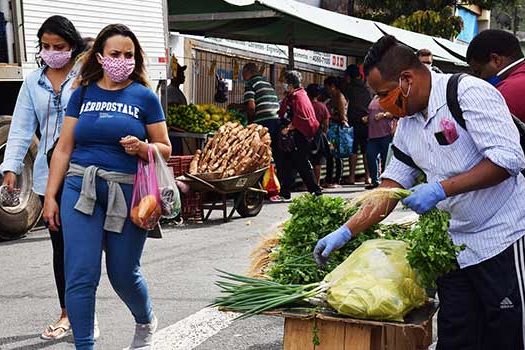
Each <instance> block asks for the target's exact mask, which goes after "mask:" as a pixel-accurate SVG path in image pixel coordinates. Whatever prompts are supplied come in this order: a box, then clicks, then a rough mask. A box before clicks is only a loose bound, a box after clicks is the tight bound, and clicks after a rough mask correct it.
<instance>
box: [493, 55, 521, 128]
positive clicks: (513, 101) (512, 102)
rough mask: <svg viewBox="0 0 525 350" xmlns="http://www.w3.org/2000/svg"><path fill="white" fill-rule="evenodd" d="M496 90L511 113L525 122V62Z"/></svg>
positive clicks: (497, 86)
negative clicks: (524, 95)
mask: <svg viewBox="0 0 525 350" xmlns="http://www.w3.org/2000/svg"><path fill="white" fill-rule="evenodd" d="M496 88H497V89H498V90H499V92H501V94H502V95H503V97H504V98H505V101H506V102H507V106H509V109H510V112H511V113H512V114H514V115H515V116H516V118H518V119H520V120H521V121H522V122H525V98H524V97H523V91H524V90H525V62H522V63H520V64H519V65H518V66H517V67H514V68H513V69H512V70H511V71H510V73H509V75H508V76H507V77H506V78H505V79H503V80H502V81H501V82H500V83H499V84H498V85H496Z"/></svg>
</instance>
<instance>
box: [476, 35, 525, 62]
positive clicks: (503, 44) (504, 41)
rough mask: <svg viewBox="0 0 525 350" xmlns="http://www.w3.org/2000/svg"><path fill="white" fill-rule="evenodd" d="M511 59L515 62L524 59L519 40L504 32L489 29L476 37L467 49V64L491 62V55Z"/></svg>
mask: <svg viewBox="0 0 525 350" xmlns="http://www.w3.org/2000/svg"><path fill="white" fill-rule="evenodd" d="M491 53H495V54H498V55H500V56H505V57H510V58H512V59H514V60H517V59H520V58H522V57H523V52H522V51H521V47H520V42H519V40H518V39H517V38H516V37H515V36H514V35H512V34H511V33H508V32H506V31H504V30H499V29H487V30H484V31H482V32H481V33H479V34H478V35H476V37H474V39H472V41H471V42H470V45H469V46H468V49H467V57H466V58H467V62H471V61H472V60H474V61H476V62H477V63H481V64H484V63H487V62H489V61H490V54H491Z"/></svg>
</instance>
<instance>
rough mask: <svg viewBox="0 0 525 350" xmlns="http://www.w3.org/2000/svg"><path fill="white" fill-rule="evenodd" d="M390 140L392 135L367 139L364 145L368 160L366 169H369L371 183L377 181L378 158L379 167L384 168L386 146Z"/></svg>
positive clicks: (387, 146)
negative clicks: (379, 160)
mask: <svg viewBox="0 0 525 350" xmlns="http://www.w3.org/2000/svg"><path fill="white" fill-rule="evenodd" d="M391 142H392V136H390V135H389V136H384V137H379V138H376V139H369V140H368V142H367V145H366V157H367V161H368V170H369V171H370V177H371V178H372V183H373V184H376V183H378V182H379V171H378V159H377V157H378V156H379V157H380V159H381V169H382V170H383V171H384V170H385V164H386V156H387V154H388V148H389V146H390V143H391Z"/></svg>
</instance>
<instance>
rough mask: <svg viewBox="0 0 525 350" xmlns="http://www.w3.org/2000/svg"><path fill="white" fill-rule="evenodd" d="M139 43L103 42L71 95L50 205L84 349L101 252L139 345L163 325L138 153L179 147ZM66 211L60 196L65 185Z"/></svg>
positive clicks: (108, 37)
mask: <svg viewBox="0 0 525 350" xmlns="http://www.w3.org/2000/svg"><path fill="white" fill-rule="evenodd" d="M144 64H145V62H144V54H143V51H142V49H141V47H140V44H139V42H138V40H137V38H136V37H135V35H134V34H133V32H131V31H130V30H129V29H128V28H127V27H126V26H124V25H121V24H113V25H109V26H107V27H105V28H104V29H103V30H102V31H101V32H100V33H99V35H98V36H97V38H96V40H95V43H94V45H93V48H92V50H91V51H90V52H89V54H88V55H87V56H86V58H85V60H84V65H83V67H82V70H81V72H80V76H81V86H80V87H79V88H78V89H77V90H76V91H75V92H74V93H73V95H72V96H71V99H70V102H69V105H68V108H67V111H66V118H65V121H64V126H63V128H62V133H61V135H60V141H59V143H58V145H57V147H56V150H55V152H54V154H53V159H52V162H51V171H50V175H49V181H48V186H47V189H46V198H45V204H44V219H45V220H46V221H47V223H48V225H49V227H50V228H56V227H58V226H59V225H62V227H63V231H64V243H65V271H66V306H67V309H68V314H69V318H70V320H71V324H72V327H73V333H74V334H75V345H76V347H77V349H93V346H94V340H93V322H94V319H93V318H94V310H95V293H96V289H97V286H98V283H99V279H100V270H101V256H102V250H103V249H105V252H106V267H107V272H108V277H109V280H110V282H111V284H112V286H113V288H114V289H115V291H116V292H117V294H118V295H119V297H120V298H121V299H122V300H123V301H124V303H125V304H126V305H127V306H128V308H129V309H130V311H131V313H132V314H133V316H134V318H135V321H136V323H137V326H136V329H135V336H134V339H133V342H132V344H131V347H130V349H137V348H141V349H149V348H150V346H151V342H152V335H153V333H154V332H155V329H156V327H157V319H156V317H155V316H154V314H153V311H152V306H151V300H150V298H149V295H148V290H147V286H146V282H145V280H144V278H143V277H142V275H141V273H140V258H141V255H142V249H143V247H144V242H145V240H146V231H145V230H143V229H141V228H139V227H137V226H135V225H134V224H133V223H132V222H131V220H130V219H129V215H128V213H129V209H130V206H131V195H132V187H133V185H132V184H133V176H134V174H135V173H136V171H137V160H138V157H140V158H142V159H145V160H147V159H148V145H147V143H146V142H145V140H146V139H147V140H148V141H149V143H150V144H155V146H156V147H157V148H158V150H159V151H160V153H161V154H162V155H163V156H164V157H166V158H168V157H169V155H170V153H171V145H170V141H169V138H168V132H167V127H166V123H165V118H164V113H163V111H162V108H161V106H160V103H159V100H158V98H157V96H156V95H155V94H154V92H153V91H152V90H151V89H150V88H149V86H148V83H147V78H146V72H145V66H144ZM64 178H65V183H64V190H63V194H62V203H61V208H60V211H59V208H58V205H57V201H56V195H57V191H58V189H59V187H60V186H61V184H62V182H63V181H64Z"/></svg>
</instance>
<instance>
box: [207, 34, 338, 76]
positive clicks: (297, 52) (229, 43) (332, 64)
mask: <svg viewBox="0 0 525 350" xmlns="http://www.w3.org/2000/svg"><path fill="white" fill-rule="evenodd" d="M202 40H204V41H206V42H209V43H214V44H217V45H222V46H226V47H230V48H233V49H239V50H244V51H250V52H254V53H257V54H262V55H267V56H272V57H277V58H282V59H288V47H286V46H281V45H274V44H262V43H252V42H245V41H236V40H229V39H219V38H204V39H202ZM294 57H295V61H296V62H301V63H307V64H312V65H315V66H320V67H326V68H331V69H338V70H345V69H346V65H347V62H346V57H345V56H341V55H334V54H330V53H326V52H318V51H310V50H303V49H294Z"/></svg>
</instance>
